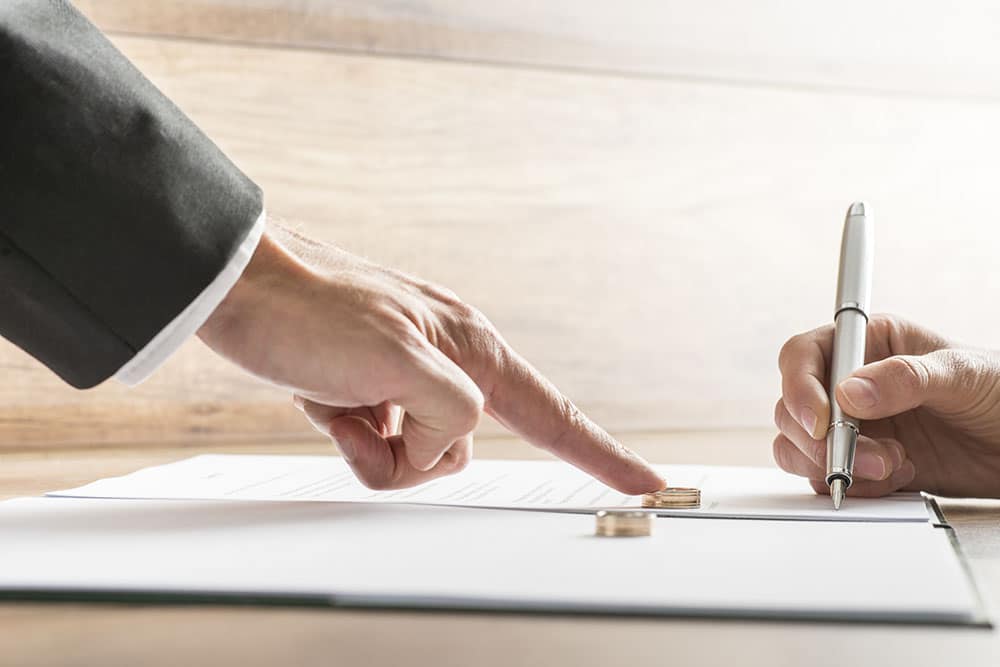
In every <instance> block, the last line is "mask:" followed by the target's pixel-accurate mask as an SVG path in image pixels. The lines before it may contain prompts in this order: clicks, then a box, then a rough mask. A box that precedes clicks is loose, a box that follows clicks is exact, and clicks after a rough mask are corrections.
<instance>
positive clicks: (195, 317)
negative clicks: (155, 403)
mask: <svg viewBox="0 0 1000 667" xmlns="http://www.w3.org/2000/svg"><path fill="white" fill-rule="evenodd" d="M265 221H266V215H265V214H264V212H263V211H261V214H260V217H259V218H257V222H255V223H254V225H253V228H252V229H251V230H250V233H249V234H247V236H246V238H245V239H244V240H243V243H241V244H240V247H239V248H238V249H237V250H236V254H234V255H233V257H232V259H230V260H229V263H228V264H227V265H226V267H225V268H224V269H222V272H221V273H219V275H218V276H216V277H215V280H213V281H212V282H211V284H210V285H209V286H208V287H206V288H205V289H204V290H202V292H201V294H199V295H198V298H196V299H195V300H194V301H192V302H191V304H190V305H189V306H188V307H187V308H185V309H184V310H183V312H181V314H180V315H178V316H177V317H175V318H174V319H173V320H171V321H170V323H169V324H167V326H166V327H165V328H164V329H163V331H161V332H160V333H158V334H156V336H155V337H154V338H153V340H151V341H149V343H147V344H146V346H145V347H144V348H142V349H141V350H139V352H138V353H137V354H136V355H135V356H134V357H132V359H130V360H129V362H128V363H127V364H125V365H124V366H122V367H121V369H119V371H118V372H117V373H115V379H116V380H118V381H119V382H122V383H124V384H126V385H128V386H130V387H134V386H135V385H137V384H139V383H140V382H142V381H144V380H145V379H146V378H148V377H149V376H150V375H152V374H153V373H154V372H156V369H157V368H159V367H160V366H161V365H163V363H164V362H166V360H167V359H169V358H170V357H171V355H173V353H174V352H176V351H177V350H178V349H179V348H180V346H181V345H183V344H184V343H185V341H187V339H188V338H190V337H191V336H193V335H194V333H195V332H196V331H198V329H200V328H201V325H202V324H204V323H205V322H207V321H208V318H209V317H210V316H211V315H212V313H213V312H215V309H216V308H217V307H218V306H219V304H220V303H222V300H223V299H225V298H226V295H227V294H229V290H231V289H232V288H233V286H234V285H235V284H236V281H238V280H239V279H240V276H241V275H243V270H244V269H246V268H247V264H249V263H250V259H251V258H252V257H253V253H254V251H255V250H256V249H257V244H259V243H260V237H261V235H263V233H264V226H265V224H264V223H265Z"/></svg>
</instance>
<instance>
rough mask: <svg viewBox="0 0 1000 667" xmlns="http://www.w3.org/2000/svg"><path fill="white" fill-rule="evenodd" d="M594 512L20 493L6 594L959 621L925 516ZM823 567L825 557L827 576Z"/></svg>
mask: <svg viewBox="0 0 1000 667" xmlns="http://www.w3.org/2000/svg"><path fill="white" fill-rule="evenodd" d="M654 521H655V527H654V535H653V536H652V537H649V538H645V537H643V538H618V539H616V538H600V537H594V536H593V529H594V519H593V517H590V516H581V515H571V514H564V513H548V512H516V511H502V510H480V509H461V508H449V507H426V506H414V505H385V504H355V503H309V502H284V503H276V502H253V501H229V502H225V501H222V502H220V501H211V502H206V501H176V500H175V501H148V500H100V499H70V498H25V499H19V500H14V501H8V502H5V503H0V544H2V545H3V546H2V548H0V595H7V596H11V595H13V596H29V597H30V596H31V595H37V594H46V593H48V594H50V595H51V594H57V593H58V594H63V595H67V594H68V595H76V596H80V597H84V598H85V597H87V596H89V595H109V594H111V595H112V596H121V595H126V596H128V595H133V596H134V595H139V596H143V595H146V596H149V595H152V596H169V597H178V598H180V599H184V598H186V597H188V596H201V597H204V596H209V597H220V598H222V599H233V598H235V599H240V598H242V599H256V600H261V599H269V598H274V599H276V600H283V601H286V602H288V601H292V602H295V601H299V602H312V603H316V602H322V603H329V604H334V605H348V606H357V605H362V606H366V605H372V606H383V607H386V606H387V607H393V606H401V607H430V608H434V607H446V608H474V609H511V610H549V611H583V612H600V613H653V614H679V615H713V616H714V615H723V616H728V615H733V616H751V617H780V618H814V619H853V620H885V621H917V622H931V623H937V622H940V623H968V622H972V621H974V620H976V619H977V618H978V616H977V614H978V607H977V603H976V599H975V595H974V592H973V591H972V589H971V587H970V585H969V582H968V579H967V578H966V576H965V574H964V571H963V570H962V568H961V565H960V563H959V561H958V560H957V558H956V556H955V553H954V551H953V549H952V547H951V545H950V544H949V541H948V536H947V534H946V531H945V530H944V529H941V528H935V527H933V526H932V525H931V524H929V523H920V524H917V523H882V524H872V523H860V522H846V523H845V522H841V523H837V522H819V521H817V522H795V521H767V520H761V521H739V520H726V519H720V520H712V521H691V520H684V519H678V518H663V517H661V518H657V519H655V520H654ZM822 573H835V576H832V577H829V578H828V577H824V576H822Z"/></svg>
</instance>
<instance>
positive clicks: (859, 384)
mask: <svg viewBox="0 0 1000 667" xmlns="http://www.w3.org/2000/svg"><path fill="white" fill-rule="evenodd" d="M840 390H841V391H842V392H844V398H846V399H847V402H848V403H850V404H851V405H853V406H854V407H856V408H871V407H874V406H875V404H876V403H878V386H877V385H876V384H875V383H874V382H872V381H871V380H869V379H868V378H847V379H846V380H844V381H843V382H841V383H840Z"/></svg>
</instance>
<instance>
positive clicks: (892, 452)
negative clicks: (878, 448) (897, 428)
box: [886, 440, 906, 470]
mask: <svg viewBox="0 0 1000 667" xmlns="http://www.w3.org/2000/svg"><path fill="white" fill-rule="evenodd" d="M886 444H887V446H888V447H889V456H890V457H891V458H892V469H893V470H898V469H899V468H900V467H901V466H902V465H903V462H904V461H906V450H904V449H903V445H901V444H900V443H898V442H896V441H895V440H890V441H888V442H887V443H886Z"/></svg>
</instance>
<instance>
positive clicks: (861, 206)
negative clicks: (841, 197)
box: [847, 201, 865, 216]
mask: <svg viewBox="0 0 1000 667" xmlns="http://www.w3.org/2000/svg"><path fill="white" fill-rule="evenodd" d="M847 215H848V216H851V215H865V203H864V202H863V201H856V202H854V203H853V204H851V208H850V209H848V211H847Z"/></svg>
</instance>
